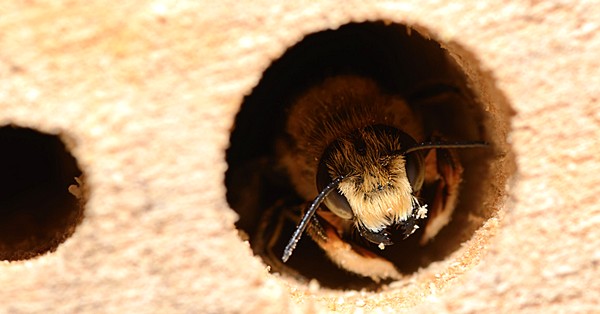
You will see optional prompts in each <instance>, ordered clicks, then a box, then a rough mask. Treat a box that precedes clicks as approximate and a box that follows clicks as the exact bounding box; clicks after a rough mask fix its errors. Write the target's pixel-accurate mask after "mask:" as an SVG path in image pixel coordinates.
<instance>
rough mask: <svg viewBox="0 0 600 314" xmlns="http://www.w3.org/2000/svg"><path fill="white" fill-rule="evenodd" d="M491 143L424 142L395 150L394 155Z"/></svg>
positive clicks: (475, 146)
mask: <svg viewBox="0 0 600 314" xmlns="http://www.w3.org/2000/svg"><path fill="white" fill-rule="evenodd" d="M488 145H489V144H488V143H487V142H483V141H468V142H467V141H463V142H422V143H419V144H417V145H415V146H413V147H410V148H408V149H406V150H399V151H395V152H393V155H407V154H410V153H412V152H416V151H418V150H425V149H432V148H478V147H487V146H488Z"/></svg>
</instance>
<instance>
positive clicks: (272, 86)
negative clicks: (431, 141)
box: [226, 22, 494, 289]
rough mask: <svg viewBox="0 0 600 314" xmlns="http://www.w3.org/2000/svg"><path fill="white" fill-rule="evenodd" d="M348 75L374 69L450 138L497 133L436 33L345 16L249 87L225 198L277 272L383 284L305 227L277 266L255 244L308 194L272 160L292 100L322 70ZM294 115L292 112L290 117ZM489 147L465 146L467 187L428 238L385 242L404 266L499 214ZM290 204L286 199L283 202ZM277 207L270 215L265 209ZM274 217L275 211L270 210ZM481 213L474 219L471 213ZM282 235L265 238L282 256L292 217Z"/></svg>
mask: <svg viewBox="0 0 600 314" xmlns="http://www.w3.org/2000/svg"><path fill="white" fill-rule="evenodd" d="M343 74H354V75H361V76H366V77H370V78H372V79H374V80H376V81H377V82H378V84H379V85H380V87H381V88H382V89H383V90H384V91H385V92H386V93H390V94H395V95H401V96H403V97H404V98H405V99H406V100H407V101H408V102H409V104H410V105H411V106H412V107H413V108H416V109H417V110H420V111H421V112H422V113H423V116H424V122H423V123H424V124H425V125H426V126H427V127H430V128H435V130H436V131H438V132H439V133H440V134H443V136H444V137H446V138H449V139H455V140H486V141H488V142H491V139H490V137H489V135H488V134H487V133H488V132H487V131H486V125H485V123H486V122H485V121H486V118H485V111H484V109H483V108H482V105H481V104H480V103H478V102H477V100H476V97H475V96H474V95H475V93H474V91H472V90H471V89H470V87H469V85H468V83H467V78H466V75H465V73H464V72H463V71H462V70H461V69H460V67H459V66H458V65H457V64H456V63H455V62H454V59H452V58H451V57H450V56H449V54H448V52H447V51H446V50H445V49H444V48H442V47H441V46H440V44H439V42H437V41H435V40H432V39H428V38H426V37H424V36H422V35H421V34H420V33H418V32H417V31H415V30H411V29H409V28H407V27H405V26H403V25H399V24H391V25H388V24H384V23H380V22H373V23H360V24H348V25H345V26H343V27H340V28H339V29H337V30H327V31H323V32H319V33H315V34H311V35H309V36H306V37H305V38H304V39H303V40H302V41H301V42H299V43H298V44H296V45H295V46H293V47H291V48H289V49H288V50H287V51H286V53H285V54H284V55H283V56H282V57H281V58H279V59H278V60H276V61H274V62H273V63H272V64H271V66H270V67H269V68H268V69H267V70H266V71H265V72H264V74H263V77H262V79H261V81H260V83H259V84H258V85H257V86H256V87H255V88H254V90H253V91H252V93H251V94H250V95H248V96H247V97H246V98H245V100H244V103H243V105H242V107H241V110H240V112H239V114H238V116H237V118H236V121H235V129H234V130H233V132H232V134H231V146H230V148H229V150H228V151H227V162H228V165H229V170H228V171H227V173H226V186H227V188H228V193H227V199H228V202H229V203H230V205H231V207H232V208H233V209H234V210H235V211H237V213H238V214H239V216H240V219H239V221H238V223H237V227H238V229H239V230H241V231H243V233H245V234H247V235H248V237H249V241H250V243H251V245H252V247H253V249H254V250H255V253H256V254H257V255H261V256H262V257H263V258H264V260H265V262H266V263H267V264H269V265H271V266H272V269H273V270H274V271H277V272H281V273H285V274H288V275H292V276H297V277H301V278H306V279H312V278H315V279H317V280H318V281H319V282H320V284H321V285H322V286H325V287H330V288H340V289H363V288H366V289H377V288H378V287H380V286H381V285H382V284H385V282H379V283H375V282H373V281H372V280H371V279H368V278H363V277H361V276H358V275H354V274H352V273H349V272H347V271H344V270H341V269H339V268H338V267H336V266H335V265H334V264H333V263H331V262H330V261H329V260H328V259H327V257H326V256H325V255H324V253H323V252H322V251H321V250H320V248H318V246H317V245H316V244H315V243H314V242H313V241H312V240H311V239H310V238H309V237H308V236H306V235H305V236H304V237H303V238H302V240H301V241H300V242H299V244H298V247H297V249H296V251H295V252H294V257H293V258H292V259H290V261H289V262H288V263H287V264H286V267H283V268H282V267H281V264H280V263H279V262H278V261H277V260H274V259H273V258H272V257H271V258H269V256H265V254H264V253H263V252H261V251H258V249H257V246H258V245H257V243H258V242H261V243H262V244H261V245H264V242H265V241H266V240H265V239H267V238H269V234H271V233H276V231H275V229H276V228H277V227H276V225H277V220H278V219H277V217H282V216H284V215H285V213H280V212H279V210H281V208H288V207H289V208H291V207H293V206H292V205H289V206H287V205H284V206H281V204H282V203H283V204H299V203H302V202H303V201H306V200H302V199H299V196H298V195H296V193H295V192H294V189H293V188H292V187H291V184H290V181H289V178H288V177H287V174H286V173H285V172H283V171H281V169H280V167H279V166H278V162H277V160H274V146H275V143H276V140H277V138H279V137H282V136H285V134H284V131H283V130H284V127H285V121H286V119H287V118H288V117H287V112H288V108H289V106H290V104H291V103H292V102H293V101H294V99H295V98H296V97H298V95H299V94H301V93H302V92H303V91H305V90H306V89H307V88H308V87H310V86H312V85H314V84H317V83H319V82H321V81H322V80H323V79H325V78H327V77H330V76H335V75H343ZM294 118H295V117H289V119H294ZM491 144H492V145H491V147H490V149H489V150H481V149H479V150H461V151H459V156H460V159H461V163H462V164H463V167H464V168H465V172H464V175H463V183H462V186H461V196H460V201H459V204H458V207H457V208H456V210H455V211H454V214H453V217H452V221H451V222H450V224H449V225H447V226H446V227H445V228H443V229H442V231H441V232H440V233H439V234H438V235H437V236H436V238H435V239H434V240H433V241H432V242H430V243H429V244H427V245H425V246H421V245H419V244H418V238H419V237H418V236H411V237H410V238H408V239H407V240H405V241H401V242H398V243H396V244H394V245H392V246H389V247H388V248H386V250H384V251H383V252H381V253H379V254H382V255H384V256H385V257H386V258H388V259H389V260H390V261H392V262H393V263H394V265H395V266H396V268H397V269H398V270H399V271H400V272H401V273H404V274H410V273H412V272H415V271H417V270H418V269H419V268H422V267H426V266H427V265H429V264H430V263H432V262H435V261H439V260H443V259H444V258H446V257H447V256H448V255H449V254H451V253H452V252H454V251H455V250H457V249H458V248H459V247H460V245H461V243H463V242H464V241H465V240H468V239H469V238H470V237H471V236H472V234H473V232H474V231H475V230H476V229H477V228H479V227H480V226H481V224H482V223H483V221H485V219H487V218H489V217H490V216H491V215H492V214H493V210H492V209H490V208H489V206H484V205H483V204H484V203H485V200H484V194H485V193H482V189H483V187H482V186H483V184H482V183H483V182H486V181H489V180H491V179H490V177H491V175H492V174H491V173H490V167H489V163H490V160H491V159H493V158H494V153H493V150H494V149H493V147H494V143H491ZM286 206H287V207H286ZM272 208H277V209H275V211H277V212H276V214H274V215H271V216H270V217H272V218H271V219H270V220H269V221H265V219H264V218H263V217H264V216H265V212H266V211H270V210H271V209H272ZM273 217H275V218H273ZM473 217H477V218H478V219H473ZM281 228H282V230H281V232H280V237H279V238H277V241H273V243H271V244H270V245H269V246H272V247H274V250H273V251H274V252H276V253H275V257H276V258H278V257H280V256H281V252H282V250H283V247H284V245H285V243H286V242H287V241H288V239H289V237H290V236H291V234H292V232H293V229H294V225H293V224H292V223H288V224H284V225H283V226H281Z"/></svg>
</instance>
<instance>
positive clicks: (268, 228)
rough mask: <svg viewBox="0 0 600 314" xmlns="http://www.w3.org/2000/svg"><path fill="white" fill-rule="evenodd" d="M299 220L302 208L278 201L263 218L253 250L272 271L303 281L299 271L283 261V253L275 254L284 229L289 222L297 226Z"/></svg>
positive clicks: (255, 237) (254, 238)
mask: <svg viewBox="0 0 600 314" xmlns="http://www.w3.org/2000/svg"><path fill="white" fill-rule="evenodd" d="M302 206H303V205H302ZM299 220H300V206H293V205H291V206H290V205H289V202H287V203H286V202H285V201H284V200H279V201H277V202H276V203H275V204H274V205H273V206H271V207H270V208H268V209H267V210H266V211H265V212H264V214H263V216H262V217H261V220H260V223H259V225H258V228H257V229H256V233H255V236H254V237H253V241H252V248H253V250H254V253H255V254H258V255H260V256H261V257H262V258H263V260H264V261H265V263H266V264H268V265H269V267H270V268H271V271H274V272H279V273H286V274H289V275H291V276H293V277H295V278H297V279H299V280H302V279H303V277H302V276H301V275H300V274H299V273H298V272H297V271H295V270H294V269H292V268H291V267H288V266H287V265H286V264H284V263H283V262H282V261H281V258H280V256H281V252H275V247H276V245H277V243H278V242H280V241H281V239H280V238H281V236H282V230H283V227H284V226H285V225H286V223H289V222H292V223H293V224H294V225H295V224H296V223H297V222H298V221H299ZM284 240H285V239H284Z"/></svg>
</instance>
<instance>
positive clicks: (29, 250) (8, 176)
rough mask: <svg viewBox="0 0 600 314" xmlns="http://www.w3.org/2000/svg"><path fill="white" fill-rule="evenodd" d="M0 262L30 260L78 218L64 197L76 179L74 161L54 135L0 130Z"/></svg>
mask: <svg viewBox="0 0 600 314" xmlns="http://www.w3.org/2000/svg"><path fill="white" fill-rule="evenodd" d="M0 147H2V154H1V155H0V173H2V177H0V260H22V259H28V258H32V257H35V256H37V255H40V254H43V253H45V252H48V251H52V250H54V249H56V247H57V246H58V245H59V244H60V243H62V242H63V241H64V240H65V239H67V238H68V237H69V236H70V235H71V234H72V233H73V231H74V229H75V227H76V225H77V224H78V223H79V222H80V221H81V219H82V217H83V208H82V206H81V204H80V201H79V200H78V199H77V198H76V197H75V196H73V195H72V194H71V193H69V191H68V188H69V186H70V185H72V184H76V182H75V180H74V177H78V176H80V175H81V170H79V168H78V166H77V162H76V160H75V158H74V157H73V156H72V155H71V154H70V153H69V152H68V151H67V149H66V147H65V145H64V144H63V142H62V141H61V140H60V139H59V138H58V137H57V136H54V135H49V134H44V133H40V132H37V131H34V130H32V129H27V128H15V127H11V126H5V127H1V128H0Z"/></svg>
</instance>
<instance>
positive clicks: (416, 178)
mask: <svg viewBox="0 0 600 314" xmlns="http://www.w3.org/2000/svg"><path fill="white" fill-rule="evenodd" d="M405 158H406V176H407V177H408V182H410V186H411V187H412V189H413V191H419V190H420V189H421V187H422V186H423V181H424V180H425V165H424V158H423V155H422V154H421V153H420V152H413V153H410V154H408V155H406V156H405Z"/></svg>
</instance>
